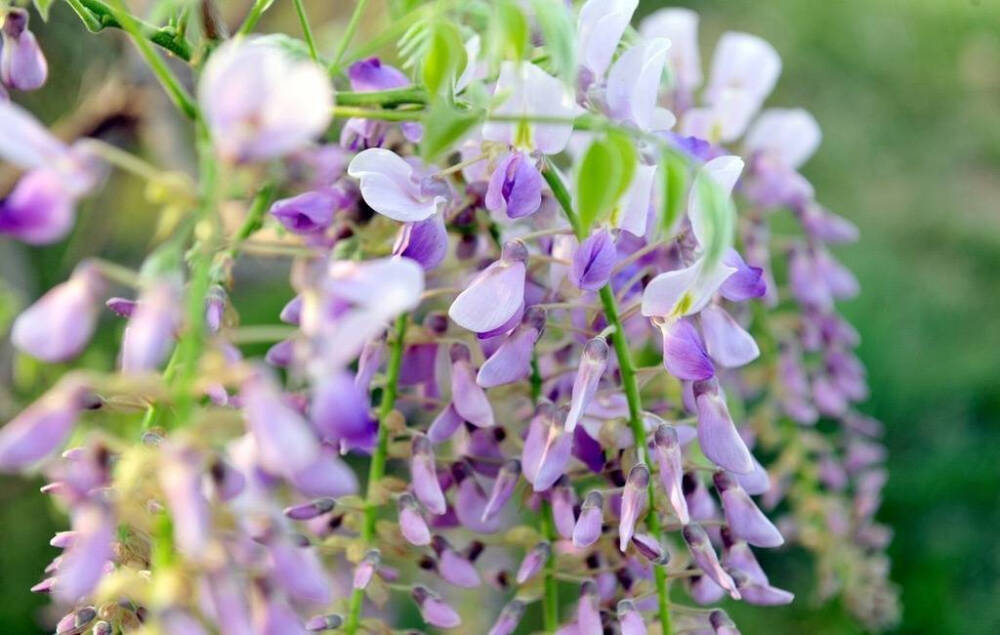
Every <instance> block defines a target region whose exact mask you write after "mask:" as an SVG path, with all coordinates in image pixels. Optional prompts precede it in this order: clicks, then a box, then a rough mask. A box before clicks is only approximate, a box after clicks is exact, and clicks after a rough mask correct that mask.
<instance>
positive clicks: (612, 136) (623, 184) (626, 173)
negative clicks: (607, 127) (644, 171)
mask: <svg viewBox="0 0 1000 635" xmlns="http://www.w3.org/2000/svg"><path fill="white" fill-rule="evenodd" d="M608 143H609V144H610V145H611V146H612V148H614V151H615V153H616V154H617V155H618V165H619V166H620V167H621V174H620V175H619V178H618V186H617V189H616V190H615V193H614V200H613V202H617V201H618V199H620V198H621V197H622V196H623V195H624V194H625V192H627V191H628V186H629V185H631V184H632V178H633V177H635V166H636V162H637V161H638V160H639V155H638V153H637V152H636V150H635V142H634V141H632V139H631V137H629V136H628V135H627V134H625V133H624V132H621V131H619V130H611V131H609V132H608Z"/></svg>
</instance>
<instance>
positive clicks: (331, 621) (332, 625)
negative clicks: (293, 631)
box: [305, 613, 344, 633]
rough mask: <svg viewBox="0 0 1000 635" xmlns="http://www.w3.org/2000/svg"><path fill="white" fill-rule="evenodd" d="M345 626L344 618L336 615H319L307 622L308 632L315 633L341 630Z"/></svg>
mask: <svg viewBox="0 0 1000 635" xmlns="http://www.w3.org/2000/svg"><path fill="white" fill-rule="evenodd" d="M343 624H344V618H343V617H341V616H340V615H337V614H336V613H330V614H328V615H317V616H315V617H310V618H309V619H308V620H306V624H305V626H306V630H307V631H311V632H313V633H318V632H320V631H332V630H334V629H338V628H340V627H341V626H342V625H343Z"/></svg>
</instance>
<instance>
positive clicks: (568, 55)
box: [531, 0, 576, 84]
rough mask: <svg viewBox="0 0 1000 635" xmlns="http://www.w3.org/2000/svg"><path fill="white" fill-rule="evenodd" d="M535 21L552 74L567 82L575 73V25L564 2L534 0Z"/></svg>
mask: <svg viewBox="0 0 1000 635" xmlns="http://www.w3.org/2000/svg"><path fill="white" fill-rule="evenodd" d="M531 6H532V8H533V9H534V10H535V21H536V22H538V28H539V29H540V30H541V32H542V39H543V41H544V43H545V50H546V51H547V52H548V54H549V60H548V65H549V67H550V68H551V69H552V72H553V74H555V75H558V76H559V77H560V78H562V80H563V81H565V82H566V83H568V84H571V83H572V82H573V79H574V77H575V75H576V27H575V23H574V20H573V15H572V14H571V12H570V10H569V8H568V7H567V6H566V4H565V3H562V2H552V0H534V1H533V2H532V3H531Z"/></svg>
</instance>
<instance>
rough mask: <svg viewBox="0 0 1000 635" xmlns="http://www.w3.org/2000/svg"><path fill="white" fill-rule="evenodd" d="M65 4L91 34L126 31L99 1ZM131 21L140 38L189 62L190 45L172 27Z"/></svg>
mask: <svg viewBox="0 0 1000 635" xmlns="http://www.w3.org/2000/svg"><path fill="white" fill-rule="evenodd" d="M66 2H67V3H68V4H69V6H70V7H71V8H72V9H73V11H74V12H76V14H77V15H78V16H79V17H80V20H82V21H83V24H84V26H86V27H87V30H89V31H91V32H93V33H97V32H98V31H101V30H103V29H105V28H114V29H122V30H125V31H127V30H128V29H127V28H126V27H125V24H124V23H123V22H122V21H121V20H120V18H119V16H116V15H115V10H114V9H112V8H111V7H110V6H108V5H107V4H105V3H104V2H101V0H66ZM131 19H132V22H133V23H134V24H135V25H136V26H137V28H138V32H139V34H140V37H142V38H145V39H147V40H149V41H150V42H152V43H153V44H156V45H157V46H159V47H161V48H164V49H166V50H168V51H170V52H171V53H173V54H174V55H176V56H177V57H179V58H181V59H182V60H184V61H185V62H189V61H191V44H190V43H188V41H187V40H186V39H184V36H183V34H182V33H181V32H180V31H178V30H177V29H175V28H172V27H156V26H153V25H152V24H149V23H147V22H143V21H142V20H139V19H138V18H136V17H134V16H132V18H131Z"/></svg>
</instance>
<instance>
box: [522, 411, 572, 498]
mask: <svg viewBox="0 0 1000 635" xmlns="http://www.w3.org/2000/svg"><path fill="white" fill-rule="evenodd" d="M539 411H540V412H539V414H536V415H535V417H534V418H533V419H532V420H531V424H530V425H529V427H528V436H527V437H526V438H525V440H524V449H523V450H522V453H521V465H522V467H523V469H524V477H525V478H526V479H527V480H528V482H530V483H531V484H532V486H533V488H534V490H535V491H536V492H542V491H545V490H547V489H549V488H550V487H552V486H553V485H554V484H555V482H556V481H558V480H559V478H560V477H561V476H562V475H563V471H564V470H565V467H566V463H567V462H569V457H570V456H571V455H572V452H573V435H572V434H569V433H567V432H566V429H565V428H563V426H562V423H561V421H560V420H559V418H560V417H562V416H563V409H560V411H557V412H552V411H551V409H549V408H541V407H540V408H539Z"/></svg>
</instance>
